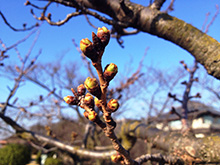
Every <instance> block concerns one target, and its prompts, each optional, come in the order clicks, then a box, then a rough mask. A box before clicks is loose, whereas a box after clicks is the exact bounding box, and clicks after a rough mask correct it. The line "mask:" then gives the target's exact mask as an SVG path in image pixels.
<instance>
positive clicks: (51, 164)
mask: <svg viewBox="0 0 220 165" xmlns="http://www.w3.org/2000/svg"><path fill="white" fill-rule="evenodd" d="M44 165H63V163H62V160H61V159H59V158H57V159H54V158H52V157H49V158H47V159H46V161H45V164H44Z"/></svg>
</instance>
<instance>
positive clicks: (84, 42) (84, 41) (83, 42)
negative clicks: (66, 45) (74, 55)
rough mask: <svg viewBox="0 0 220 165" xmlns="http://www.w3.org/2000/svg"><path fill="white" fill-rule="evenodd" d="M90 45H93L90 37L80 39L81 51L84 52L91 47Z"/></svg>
mask: <svg viewBox="0 0 220 165" xmlns="http://www.w3.org/2000/svg"><path fill="white" fill-rule="evenodd" d="M90 45H92V42H91V41H90V40H89V39H88V38H85V39H82V40H81V41H80V49H81V51H82V52H83V53H84V52H85V51H86V48H87V47H89V46H90Z"/></svg>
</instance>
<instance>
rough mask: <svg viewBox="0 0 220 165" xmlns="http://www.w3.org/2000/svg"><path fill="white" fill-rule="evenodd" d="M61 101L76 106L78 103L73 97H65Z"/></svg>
mask: <svg viewBox="0 0 220 165" xmlns="http://www.w3.org/2000/svg"><path fill="white" fill-rule="evenodd" d="M63 100H64V101H65V102H66V103H67V104H69V105H77V104H78V102H79V101H78V99H77V98H76V97H74V96H66V97H64V98H63Z"/></svg>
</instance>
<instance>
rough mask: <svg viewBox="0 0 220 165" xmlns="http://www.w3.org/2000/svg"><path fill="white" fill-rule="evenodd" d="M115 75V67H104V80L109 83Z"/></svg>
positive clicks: (113, 65) (116, 71) (111, 64)
mask: <svg viewBox="0 0 220 165" xmlns="http://www.w3.org/2000/svg"><path fill="white" fill-rule="evenodd" d="M117 73H118V67H117V65H115V64H113V63H110V64H108V65H106V67H105V71H104V74H103V75H104V78H105V79H106V80H107V81H108V82H109V81H111V80H112V79H113V78H114V77H115V75H116V74H117Z"/></svg>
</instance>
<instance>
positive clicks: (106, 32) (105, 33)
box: [97, 26, 110, 47]
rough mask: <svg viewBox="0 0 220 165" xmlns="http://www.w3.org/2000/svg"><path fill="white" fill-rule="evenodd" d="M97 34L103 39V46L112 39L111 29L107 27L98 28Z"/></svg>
mask: <svg viewBox="0 0 220 165" xmlns="http://www.w3.org/2000/svg"><path fill="white" fill-rule="evenodd" d="M97 36H98V37H99V39H100V40H101V42H102V44H103V46H104V47H105V46H106V45H108V43H109V40H110V31H109V30H108V29H107V28H106V27H104V26H103V27H102V28H98V31H97Z"/></svg>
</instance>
